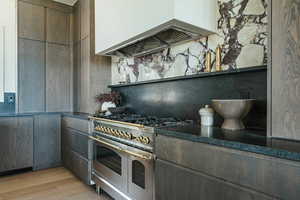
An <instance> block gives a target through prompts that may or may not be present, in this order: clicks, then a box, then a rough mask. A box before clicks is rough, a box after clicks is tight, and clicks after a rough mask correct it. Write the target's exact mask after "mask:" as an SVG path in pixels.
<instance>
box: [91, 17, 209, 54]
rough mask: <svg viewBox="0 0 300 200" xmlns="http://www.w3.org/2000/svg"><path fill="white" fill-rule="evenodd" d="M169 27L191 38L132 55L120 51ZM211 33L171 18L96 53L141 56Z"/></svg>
mask: <svg viewBox="0 0 300 200" xmlns="http://www.w3.org/2000/svg"><path fill="white" fill-rule="evenodd" d="M169 29H174V30H178V31H180V32H183V33H186V34H187V35H189V36H191V38H189V39H187V40H182V41H180V42H176V43H175V44H171V45H168V44H163V45H161V46H160V47H157V48H154V49H151V50H148V51H144V52H141V53H137V54H134V55H126V53H124V52H121V50H122V49H123V48H126V47H128V46H130V45H133V44H135V43H137V42H140V41H143V40H146V39H148V38H150V37H153V36H155V35H156V34H158V33H160V32H164V31H167V30H169ZM211 34H214V32H211V31H208V30H206V29H203V28H199V27H197V26H194V25H192V24H188V23H186V22H182V21H180V20H177V19H173V20H171V21H169V22H167V23H164V24H161V25H159V26H157V27H155V28H153V29H151V30H149V31H147V32H144V33H142V34H139V35H137V36H135V37H133V38H131V39H128V40H126V41H124V42H122V43H120V44H117V45H114V46H113V47H111V48H109V49H107V50H105V51H101V52H98V53H96V54H99V55H104V56H113V55H115V54H114V53H115V52H120V53H119V54H120V56H121V55H123V56H125V57H126V56H137V57H138V56H143V55H147V54H151V53H154V52H158V51H160V50H162V49H165V48H168V47H170V46H172V45H177V44H180V43H183V42H188V41H192V40H197V39H200V38H202V37H206V36H209V35H211Z"/></svg>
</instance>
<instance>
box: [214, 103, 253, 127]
mask: <svg viewBox="0 0 300 200" xmlns="http://www.w3.org/2000/svg"><path fill="white" fill-rule="evenodd" d="M254 101H255V100H254V99H224V100H222V99H215V100H212V106H213V108H214V109H215V111H216V112H217V113H218V114H219V115H221V116H222V117H223V118H224V123H223V125H222V129H225V130H232V131H236V130H243V129H245V125H244V123H243V122H242V119H243V118H244V117H246V116H247V114H248V113H249V111H250V110H251V108H252V105H253V103H254Z"/></svg>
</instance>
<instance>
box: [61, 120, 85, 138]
mask: <svg viewBox="0 0 300 200" xmlns="http://www.w3.org/2000/svg"><path fill="white" fill-rule="evenodd" d="M62 122H63V125H64V127H66V128H71V129H75V130H78V131H81V132H83V133H86V134H88V132H89V121H88V120H84V119H77V118H72V117H63V120H62Z"/></svg>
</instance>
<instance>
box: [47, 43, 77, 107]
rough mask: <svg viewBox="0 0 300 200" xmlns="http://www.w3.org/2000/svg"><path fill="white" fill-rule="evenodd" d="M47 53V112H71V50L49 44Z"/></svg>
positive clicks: (67, 47) (66, 47)
mask: <svg viewBox="0 0 300 200" xmlns="http://www.w3.org/2000/svg"><path fill="white" fill-rule="evenodd" d="M46 51H47V61H46V63H47V64H46V111H47V112H64V111H71V98H70V97H71V67H70V48H69V46H64V45H57V44H50V43H48V44H47V50H46Z"/></svg>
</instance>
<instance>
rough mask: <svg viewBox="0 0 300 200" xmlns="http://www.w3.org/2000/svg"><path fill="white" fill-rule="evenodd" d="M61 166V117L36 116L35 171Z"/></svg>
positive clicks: (52, 115) (54, 115)
mask: <svg viewBox="0 0 300 200" xmlns="http://www.w3.org/2000/svg"><path fill="white" fill-rule="evenodd" d="M60 165H61V116H60V115H59V114H57V115H56V114H45V115H36V116H34V170H40V169H47V168H51V167H57V166H60Z"/></svg>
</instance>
